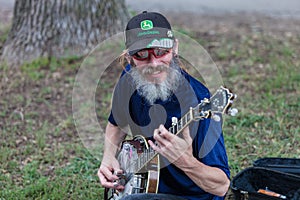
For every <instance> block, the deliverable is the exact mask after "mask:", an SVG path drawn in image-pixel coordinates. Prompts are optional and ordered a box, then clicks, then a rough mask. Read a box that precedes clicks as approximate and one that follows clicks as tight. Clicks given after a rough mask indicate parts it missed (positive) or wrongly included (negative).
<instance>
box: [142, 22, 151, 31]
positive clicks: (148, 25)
mask: <svg viewBox="0 0 300 200" xmlns="http://www.w3.org/2000/svg"><path fill="white" fill-rule="evenodd" d="M152 28H153V23H152V21H151V20H144V21H142V22H141V29H142V30H150V29H152Z"/></svg>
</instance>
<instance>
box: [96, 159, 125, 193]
mask: <svg viewBox="0 0 300 200" xmlns="http://www.w3.org/2000/svg"><path fill="white" fill-rule="evenodd" d="M121 173H123V171H122V170H121V169H120V166H119V163H118V161H117V159H116V158H109V159H103V160H102V163H101V165H100V168H99V170H98V177H99V179H100V183H101V185H102V186H103V187H106V188H115V189H117V190H124V186H123V185H120V184H118V180H119V177H118V176H117V174H121Z"/></svg>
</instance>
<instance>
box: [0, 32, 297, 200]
mask: <svg viewBox="0 0 300 200" xmlns="http://www.w3.org/2000/svg"><path fill="white" fill-rule="evenodd" d="M233 32H234V34H228V35H226V34H221V33H220V34H219V35H218V37H211V38H210V37H206V39H205V40H204V39H203V38H201V37H197V36H199V35H200V36H201V34H202V33H201V32H200V33H197V34H195V33H191V32H189V31H186V33H188V34H189V33H190V35H191V36H192V37H194V39H196V40H198V41H199V42H200V43H201V44H202V45H203V46H204V48H205V49H209V53H210V55H211V56H212V58H213V60H214V61H215V62H216V64H217V65H218V66H219V67H220V70H221V73H222V77H223V81H224V82H225V84H226V85H227V86H228V87H229V88H231V89H232V90H233V91H234V92H235V93H236V94H237V95H238V99H237V100H236V102H235V103H234V106H235V107H236V108H238V109H239V114H238V115H237V116H236V117H227V116H226V117H225V123H224V137H225V142H226V147H227V153H228V157H229V164H230V167H231V172H232V176H234V175H235V174H236V173H238V172H239V171H241V170H242V169H244V168H246V167H249V166H251V165H252V163H253V161H255V160H256V159H258V158H261V157H292V158H296V157H297V158H299V155H300V128H299V121H300V118H299V112H300V98H299V91H300V73H299V69H300V58H299V52H300V38H299V36H297V35H294V36H292V37H285V36H284V34H283V35H281V34H280V33H279V35H276V36H274V35H273V34H271V33H251V32H249V33H248V34H246V35H244V34H240V33H239V32H238V31H233ZM2 40H3V39H1V41H2ZM211 43H218V44H219V45H217V46H215V47H213V48H209V46H210V44H211ZM80 64H81V59H80V58H68V59H64V60H57V59H55V58H50V59H39V60H36V61H34V62H33V63H28V64H26V65H24V66H23V67H21V68H20V69H19V70H17V69H14V68H9V67H7V66H6V65H5V64H1V65H0V72H1V73H0V96H1V98H0V108H1V109H0V144H1V149H0V199H102V196H103V188H101V186H100V184H99V181H98V178H97V176H96V173H97V169H98V167H99V165H100V160H97V159H96V158H95V157H94V156H93V155H92V154H91V152H89V151H88V150H87V149H86V148H85V147H84V145H83V144H82V142H81V140H80V138H79V136H78V134H77V132H76V127H75V125H74V123H73V119H72V105H71V103H72V102H71V98H72V87H73V83H74V80H75V76H76V72H77V70H78V69H79V66H80ZM117 73H118V70H117V69H115V71H109V73H107V76H108V75H109V74H111V76H108V81H107V83H105V82H101V83H99V88H98V90H99V91H97V97H96V104H97V105H96V108H97V114H98V117H99V118H101V119H105V118H106V117H107V115H108V113H109V105H110V98H111V91H112V89H113V85H114V84H112V81H111V80H113V78H114V79H115V78H117V77H118V74H117ZM102 108H105V109H104V111H103V112H102V110H101V109H102Z"/></svg>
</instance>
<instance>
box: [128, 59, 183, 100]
mask: <svg viewBox="0 0 300 200" xmlns="http://www.w3.org/2000/svg"><path fill="white" fill-rule="evenodd" d="M172 65H175V64H174V62H171V64H170V66H169V67H168V66H164V65H160V66H156V67H152V66H148V67H146V68H145V69H144V70H138V69H137V68H136V67H132V69H131V72H130V73H131V76H132V79H133V81H134V83H135V86H136V89H137V91H138V93H139V94H140V95H141V96H142V97H144V98H145V99H146V100H147V101H148V102H149V104H150V105H153V104H154V102H155V101H156V100H158V99H160V100H162V101H166V100H167V99H168V98H169V97H170V96H171V95H172V94H173V92H174V91H176V89H177V88H178V86H179V84H180V82H181V81H180V79H181V78H182V75H181V73H180V72H179V71H178V70H177V69H176V67H174V66H172ZM157 68H159V69H160V70H166V71H167V73H168V76H167V78H166V80H164V81H163V82H161V83H156V82H154V83H153V82H149V81H148V80H146V78H145V77H144V75H145V74H147V73H151V72H152V71H153V70H156V69H157ZM177 68H178V67H177Z"/></svg>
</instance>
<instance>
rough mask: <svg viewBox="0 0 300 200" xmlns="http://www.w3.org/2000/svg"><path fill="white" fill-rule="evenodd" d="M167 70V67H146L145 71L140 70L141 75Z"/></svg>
mask: <svg viewBox="0 0 300 200" xmlns="http://www.w3.org/2000/svg"><path fill="white" fill-rule="evenodd" d="M168 70H169V68H168V67H167V66H164V65H158V66H156V67H154V66H148V67H146V68H145V69H143V70H142V74H143V75H147V74H152V73H153V72H155V71H161V72H163V71H168Z"/></svg>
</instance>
